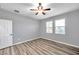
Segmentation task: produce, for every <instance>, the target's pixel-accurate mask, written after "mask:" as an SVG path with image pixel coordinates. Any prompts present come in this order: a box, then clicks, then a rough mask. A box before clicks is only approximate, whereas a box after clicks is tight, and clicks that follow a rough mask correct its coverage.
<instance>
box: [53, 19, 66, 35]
mask: <svg viewBox="0 0 79 59" xmlns="http://www.w3.org/2000/svg"><path fill="white" fill-rule="evenodd" d="M62 19H63V20H64V21H65V22H64V23H65V25H63V26H56V21H57V20H62ZM56 27H64V33H56ZM54 33H55V34H57V35H58V34H59V35H65V34H66V20H65V18H61V19H56V20H54Z"/></svg>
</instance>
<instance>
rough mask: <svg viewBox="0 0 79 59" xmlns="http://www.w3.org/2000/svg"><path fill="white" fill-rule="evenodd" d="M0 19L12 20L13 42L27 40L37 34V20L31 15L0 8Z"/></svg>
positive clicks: (35, 36)
mask: <svg viewBox="0 0 79 59" xmlns="http://www.w3.org/2000/svg"><path fill="white" fill-rule="evenodd" d="M0 19H6V20H12V21H13V34H14V35H13V43H14V44H15V43H18V42H22V41H28V40H30V39H33V38H37V37H38V35H39V22H38V21H37V20H34V19H33V18H31V17H27V16H26V17H25V16H22V15H18V14H14V13H11V12H8V11H5V10H2V9H0Z"/></svg>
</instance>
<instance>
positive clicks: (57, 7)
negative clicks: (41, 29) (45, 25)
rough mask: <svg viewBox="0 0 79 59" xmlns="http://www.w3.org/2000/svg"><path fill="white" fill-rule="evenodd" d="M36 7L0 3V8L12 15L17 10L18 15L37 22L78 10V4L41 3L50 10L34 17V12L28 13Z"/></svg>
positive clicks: (32, 4)
mask: <svg viewBox="0 0 79 59" xmlns="http://www.w3.org/2000/svg"><path fill="white" fill-rule="evenodd" d="M37 6H38V4H37V3H0V8H2V9H4V10H7V11H10V12H12V13H16V12H14V10H19V11H20V13H17V14H21V15H24V16H29V17H32V18H36V19H37V20H40V19H45V18H48V17H53V16H56V15H59V14H62V13H66V12H70V11H73V10H77V9H79V4H78V3H49V4H46V3H43V6H44V8H51V10H50V11H48V12H46V15H42V14H39V15H35V12H33V11H30V9H31V8H36V7H37Z"/></svg>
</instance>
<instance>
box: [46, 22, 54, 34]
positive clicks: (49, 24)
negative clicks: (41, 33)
mask: <svg viewBox="0 0 79 59" xmlns="http://www.w3.org/2000/svg"><path fill="white" fill-rule="evenodd" d="M46 33H53V22H52V21H48V22H46Z"/></svg>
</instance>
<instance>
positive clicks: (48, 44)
mask: <svg viewBox="0 0 79 59" xmlns="http://www.w3.org/2000/svg"><path fill="white" fill-rule="evenodd" d="M78 54H79V49H78V48H74V47H71V46H67V45H63V44H59V43H56V42H53V41H50V40H46V39H41V38H40V39H36V40H33V41H28V42H25V43H22V44H18V45H14V46H11V47H7V48H4V49H0V55H78Z"/></svg>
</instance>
